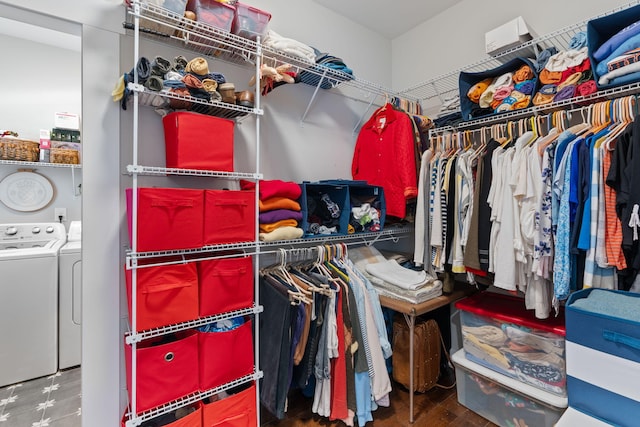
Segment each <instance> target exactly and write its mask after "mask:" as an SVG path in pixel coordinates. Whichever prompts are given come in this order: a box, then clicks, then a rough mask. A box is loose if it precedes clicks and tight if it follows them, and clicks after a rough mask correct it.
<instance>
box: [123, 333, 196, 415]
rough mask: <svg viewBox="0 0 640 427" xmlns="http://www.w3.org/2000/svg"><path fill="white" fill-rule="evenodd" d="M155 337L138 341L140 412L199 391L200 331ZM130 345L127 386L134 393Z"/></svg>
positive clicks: (127, 361) (137, 383)
mask: <svg viewBox="0 0 640 427" xmlns="http://www.w3.org/2000/svg"><path fill="white" fill-rule="evenodd" d="M173 338H175V339H174V340H173V341H169V339H171V338H170V337H169V336H163V337H158V338H152V339H149V340H146V341H143V342H140V343H138V345H137V348H136V355H137V375H136V377H137V381H136V385H137V392H136V394H137V400H136V403H137V406H136V410H137V412H138V413H140V412H144V411H146V410H148V409H151V408H154V407H156V406H159V405H162V404H164V403H167V402H170V401H172V400H175V399H179V398H181V397H184V396H186V395H188V394H191V393H194V392H197V391H198V384H199V383H198V335H197V333H196V332H195V331H183V332H178V333H176V334H175V336H174V337H173ZM131 353H132V352H131V346H130V345H126V346H125V361H126V365H127V390H128V391H129V401H132V398H133V397H132V396H131V378H132V372H131V356H132V354H131Z"/></svg>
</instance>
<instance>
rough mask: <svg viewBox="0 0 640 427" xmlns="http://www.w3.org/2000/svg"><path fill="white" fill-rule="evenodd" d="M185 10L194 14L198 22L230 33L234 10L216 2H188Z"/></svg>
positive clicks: (205, 0) (194, 0)
mask: <svg viewBox="0 0 640 427" xmlns="http://www.w3.org/2000/svg"><path fill="white" fill-rule="evenodd" d="M187 10H190V11H191V12H193V13H195V14H196V20H197V21H198V22H204V23H205V24H208V25H211V26H212V27H216V28H220V29H222V30H225V31H231V24H233V16H234V15H235V12H236V8H235V7H233V6H231V5H229V4H226V3H221V2H219V1H217V0H189V2H188V3H187Z"/></svg>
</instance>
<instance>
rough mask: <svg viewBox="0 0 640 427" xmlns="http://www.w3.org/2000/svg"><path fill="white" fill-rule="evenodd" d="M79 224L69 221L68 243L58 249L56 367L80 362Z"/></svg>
mask: <svg viewBox="0 0 640 427" xmlns="http://www.w3.org/2000/svg"><path fill="white" fill-rule="evenodd" d="M81 237H82V223H81V222H80V221H72V222H71V224H69V233H68V234H67V243H65V244H64V246H62V247H61V248H60V257H59V272H58V273H59V283H58V286H59V297H60V300H59V302H58V308H59V311H58V333H59V335H58V337H59V343H58V367H59V369H66V368H70V367H72V366H78V365H79V364H80V359H81V356H80V347H81V335H82V329H81V326H80V324H81V320H82V242H81Z"/></svg>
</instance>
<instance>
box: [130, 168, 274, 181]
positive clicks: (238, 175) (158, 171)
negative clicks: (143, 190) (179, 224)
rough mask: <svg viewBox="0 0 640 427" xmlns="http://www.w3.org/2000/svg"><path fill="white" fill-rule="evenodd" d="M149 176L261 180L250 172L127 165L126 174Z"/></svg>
mask: <svg viewBox="0 0 640 427" xmlns="http://www.w3.org/2000/svg"><path fill="white" fill-rule="evenodd" d="M134 173H135V174H138V175H150V176H167V175H183V176H206V177H210V178H225V179H262V178H263V176H262V174H260V173H250V172H246V173H244V172H224V171H210V170H202V169H179V168H163V167H159V166H142V165H127V174H130V175H132V174H134Z"/></svg>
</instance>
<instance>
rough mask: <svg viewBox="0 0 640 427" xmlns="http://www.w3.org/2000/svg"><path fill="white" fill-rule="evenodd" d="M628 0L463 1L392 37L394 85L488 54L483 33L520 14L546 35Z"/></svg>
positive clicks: (410, 82) (403, 85) (414, 81)
mask: <svg viewBox="0 0 640 427" xmlns="http://www.w3.org/2000/svg"><path fill="white" fill-rule="evenodd" d="M628 3H629V2H628V1H624V0H612V1H606V2H603V1H597V0H587V1H579V0H568V1H557V0H536V1H530V0H510V1H501V0H487V1H477V0H463V1H461V2H460V3H457V4H455V5H454V6H453V7H451V8H450V9H447V10H446V11H444V12H442V13H440V14H439V15H436V16H434V17H433V18H432V19H430V20H428V21H425V22H424V23H422V24H420V25H418V26H417V27H415V28H414V29H412V30H411V31H408V32H407V33H405V34H403V35H401V36H400V37H397V38H395V39H394V40H393V42H392V52H393V55H392V61H391V66H392V77H393V83H392V87H393V88H394V89H396V90H402V89H405V88H408V87H412V86H414V85H416V84H418V83H421V82H424V81H426V80H429V79H432V78H435V77H438V76H440V75H442V74H446V73H449V72H451V71H454V70H456V69H459V68H461V67H464V66H466V65H469V64H472V63H474V62H477V61H479V60H481V59H484V58H486V54H485V53H484V52H485V48H484V34H485V33H486V32H487V31H490V30H492V29H494V28H496V27H498V26H500V25H502V24H504V23H506V22H508V21H510V20H512V19H513V18H516V17H517V16H519V15H521V16H522V17H523V18H524V20H525V21H526V23H527V25H528V26H529V28H531V29H532V30H533V31H535V32H536V33H537V34H538V35H539V36H543V35H545V34H548V33H550V32H552V31H555V30H559V29H562V28H565V27H567V26H569V25H572V24H575V23H577V22H581V21H585V20H588V19H590V18H591V17H593V16H596V15H600V14H602V13H605V12H607V11H609V10H612V9H615V8H617V7H620V6H623V5H626V4H628Z"/></svg>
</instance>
